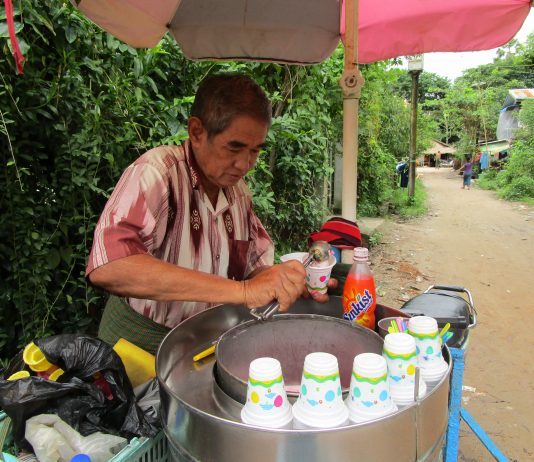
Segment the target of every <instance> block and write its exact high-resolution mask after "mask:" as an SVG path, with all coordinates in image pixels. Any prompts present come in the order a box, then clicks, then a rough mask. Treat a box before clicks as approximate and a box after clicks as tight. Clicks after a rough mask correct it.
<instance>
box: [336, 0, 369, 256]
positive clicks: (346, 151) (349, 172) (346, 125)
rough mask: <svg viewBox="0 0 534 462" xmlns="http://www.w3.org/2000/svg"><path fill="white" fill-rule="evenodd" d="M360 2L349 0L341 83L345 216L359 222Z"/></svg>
mask: <svg viewBox="0 0 534 462" xmlns="http://www.w3.org/2000/svg"><path fill="white" fill-rule="evenodd" d="M357 25H358V0H345V68H344V71H343V75H342V76H341V79H340V81H339V85H340V86H341V89H342V91H343V172H342V173H343V176H342V195H341V215H342V216H343V218H346V219H347V220H351V221H356V209H357V195H356V191H357V181H358V110H359V104H360V93H361V88H362V86H363V84H364V78H363V76H362V73H361V72H360V70H359V69H358V64H357V63H358V27H357ZM342 261H343V263H351V262H352V251H351V250H350V249H348V250H343V252H342Z"/></svg>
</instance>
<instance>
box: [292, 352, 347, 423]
mask: <svg viewBox="0 0 534 462" xmlns="http://www.w3.org/2000/svg"><path fill="white" fill-rule="evenodd" d="M348 416H349V411H348V409H347V407H346V406H345V404H344V402H343V396H342V391H341V383H340V380H339V366H338V362H337V358H336V357H335V356H334V355H331V354H329V353H322V352H317V353H310V354H308V355H307V356H306V358H305V359H304V369H303V371H302V381H301V385H300V395H299V397H298V399H297V401H296V402H295V404H293V417H294V418H295V421H296V424H297V426H299V424H300V426H301V427H302V426H303V427H313V428H334V427H339V426H341V425H343V424H345V423H347V421H348Z"/></svg>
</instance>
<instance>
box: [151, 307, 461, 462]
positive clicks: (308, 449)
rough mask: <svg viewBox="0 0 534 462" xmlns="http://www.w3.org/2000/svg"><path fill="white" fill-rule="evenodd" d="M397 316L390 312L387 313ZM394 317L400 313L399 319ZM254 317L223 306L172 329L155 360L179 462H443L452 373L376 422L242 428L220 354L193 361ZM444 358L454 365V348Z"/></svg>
mask: <svg viewBox="0 0 534 462" xmlns="http://www.w3.org/2000/svg"><path fill="white" fill-rule="evenodd" d="M290 313H301V314H302V313H307V314H315V315H327V316H333V317H337V318H341V316H342V308H341V301H340V299H339V298H337V297H333V298H332V299H331V301H330V303H328V304H326V305H323V304H318V303H315V302H311V301H306V300H302V301H299V302H297V304H295V305H294V306H293V307H292V309H291V310H290ZM387 314H388V315H391V310H389V311H388V313H387ZM393 315H394V314H393ZM250 320H252V317H251V316H250V314H249V312H248V310H247V309H245V308H244V307H240V306H234V305H223V306H220V307H216V308H213V309H211V310H208V311H205V312H203V313H199V314H198V315H196V316H193V317H192V318H190V319H188V320H186V321H185V322H183V323H182V324H180V325H179V326H177V327H176V328H174V329H173V330H172V331H171V332H170V333H169V334H168V335H167V336H166V337H165V339H164V341H163V342H162V344H161V346H160V348H159V351H158V354H157V359H156V364H157V375H158V379H159V382H160V394H161V400H162V401H161V411H162V418H163V424H164V430H165V433H166V435H167V438H168V440H169V445H170V448H171V455H172V458H173V460H185V461H202V462H210V461H214V462H215V461H216V462H227V461H228V462H230V461H231V462H236V461H249V460H251V459H252V460H254V461H255V462H273V461H279V462H282V461H287V462H294V461H298V460H306V461H307V462H308V461H309V462H324V461H336V462H344V461H347V462H349V461H351V462H354V461H355V460H358V461H359V462H365V461H369V462H376V461H391V460H395V461H398V462H405V461H406V462H408V461H410V462H411V461H438V460H439V454H440V452H441V449H442V447H443V443H444V437H445V432H446V428H447V412H448V395H449V376H450V370H451V367H450V365H449V369H448V371H447V374H446V375H445V377H444V378H443V379H442V380H441V381H440V382H439V383H438V384H437V385H436V386H435V388H433V389H432V390H431V391H430V392H429V393H427V395H426V396H424V397H423V398H422V399H420V400H419V401H417V402H415V403H414V404H412V405H410V406H408V407H405V408H403V409H401V410H400V411H399V412H396V413H395V414H392V415H391V416H388V417H386V418H382V419H379V420H376V421H372V422H368V423H363V424H352V425H347V426H344V427H340V428H335V429H328V430H317V429H309V430H294V429H289V430H287V429H284V430H269V429H264V428H259V427H254V426H251V425H247V424H244V423H242V422H241V421H240V420H239V410H240V407H241V404H240V403H238V402H236V401H235V400H233V399H232V398H231V397H229V396H228V395H227V394H226V393H224V392H223V391H222V390H221V389H220V388H219V387H218V385H217V383H216V381H215V379H214V373H213V369H214V365H215V357H214V356H211V357H208V358H206V359H204V360H202V361H200V362H198V363H195V362H193V360H192V358H193V356H194V355H195V354H197V353H199V352H200V351H202V350H204V349H205V348H206V347H208V346H209V345H210V344H211V343H212V342H213V341H214V340H216V339H218V338H219V337H220V336H221V335H222V334H223V333H225V332H226V331H228V330H229V329H231V328H232V327H234V326H236V325H238V324H239V323H241V322H246V321H250ZM445 355H446V357H447V358H446V359H447V360H448V361H449V363H450V359H449V355H448V350H447V349H445Z"/></svg>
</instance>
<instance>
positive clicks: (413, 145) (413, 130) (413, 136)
mask: <svg viewBox="0 0 534 462" xmlns="http://www.w3.org/2000/svg"><path fill="white" fill-rule="evenodd" d="M420 73H421V71H419V70H417V71H410V74H411V75H412V118H411V127H410V163H409V170H408V175H409V176H408V197H409V198H410V200H413V197H414V195H415V157H416V153H417V94H418V87H419V74H420Z"/></svg>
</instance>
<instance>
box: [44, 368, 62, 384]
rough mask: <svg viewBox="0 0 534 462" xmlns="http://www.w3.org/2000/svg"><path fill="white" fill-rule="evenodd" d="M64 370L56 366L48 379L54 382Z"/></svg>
mask: <svg viewBox="0 0 534 462" xmlns="http://www.w3.org/2000/svg"><path fill="white" fill-rule="evenodd" d="M64 373H65V371H64V370H63V369H60V368H57V369H56V370H55V371H53V372H52V373H51V374H50V375H49V376H48V380H51V381H52V382H56V381H57V379H58V378H59V377H60V376H61V375H63V374H64Z"/></svg>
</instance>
